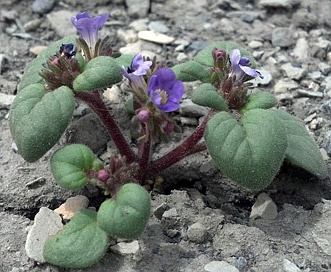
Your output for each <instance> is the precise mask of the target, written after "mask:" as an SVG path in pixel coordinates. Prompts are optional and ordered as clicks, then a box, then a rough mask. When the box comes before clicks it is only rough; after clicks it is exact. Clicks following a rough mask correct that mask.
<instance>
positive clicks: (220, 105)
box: [192, 83, 228, 111]
mask: <svg viewBox="0 0 331 272" xmlns="http://www.w3.org/2000/svg"><path fill="white" fill-rule="evenodd" d="M192 101H193V103H195V104H198V105H200V106H206V107H209V108H212V109H215V110H217V111H227V110H228V105H227V103H226V101H225V100H224V98H223V97H222V96H221V95H220V94H219V93H218V92H217V90H216V89H215V87H214V86H213V85H211V84H209V83H204V84H201V85H199V87H197V88H196V89H194V91H193V93H192Z"/></svg>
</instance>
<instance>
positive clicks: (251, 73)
mask: <svg viewBox="0 0 331 272" xmlns="http://www.w3.org/2000/svg"><path fill="white" fill-rule="evenodd" d="M239 67H240V69H241V70H243V71H244V73H245V74H246V75H249V76H251V77H262V75H261V74H260V73H259V72H258V71H256V70H254V69H252V68H250V67H248V66H242V65H239Z"/></svg>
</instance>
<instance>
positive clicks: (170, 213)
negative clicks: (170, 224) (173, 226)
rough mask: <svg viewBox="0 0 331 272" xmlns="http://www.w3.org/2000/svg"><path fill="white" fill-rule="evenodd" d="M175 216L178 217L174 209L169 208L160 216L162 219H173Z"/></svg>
mask: <svg viewBox="0 0 331 272" xmlns="http://www.w3.org/2000/svg"><path fill="white" fill-rule="evenodd" d="M177 216H178V213H177V209H176V208H171V209H169V210H167V211H165V212H164V213H163V214H162V218H174V217H177Z"/></svg>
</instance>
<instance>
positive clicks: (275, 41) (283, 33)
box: [271, 27, 295, 47]
mask: <svg viewBox="0 0 331 272" xmlns="http://www.w3.org/2000/svg"><path fill="white" fill-rule="evenodd" d="M294 42H295V41H294V39H293V38H292V32H291V30H290V29H289V28H287V27H277V28H275V29H274V30H273V31H272V36H271V43H272V45H273V46H279V47H290V46H291V45H293V44H294Z"/></svg>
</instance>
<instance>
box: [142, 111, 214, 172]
mask: <svg viewBox="0 0 331 272" xmlns="http://www.w3.org/2000/svg"><path fill="white" fill-rule="evenodd" d="M214 114H215V111H214V110H210V111H209V113H208V115H207V116H206V117H205V119H204V120H203V121H202V123H201V124H200V125H199V126H198V127H197V128H196V129H195V130H194V131H193V133H192V134H191V135H190V136H189V137H188V138H186V140H184V141H183V142H182V143H181V144H180V145H179V146H177V147H176V148H175V149H173V150H171V151H170V152H168V153H167V154H165V155H164V156H163V157H161V158H159V159H157V160H156V161H155V162H154V163H153V164H152V165H151V167H149V169H148V176H154V175H156V174H158V173H159V172H161V171H163V170H165V169H166V168H168V167H170V166H171V165H173V164H175V163H176V162H179V161H180V160H181V159H183V158H184V157H186V156H188V155H192V154H194V153H197V152H200V151H203V150H206V148H207V147H206V145H205V144H204V143H198V142H199V141H200V140H201V138H202V137H203V133H204V131H205V129H206V125H207V122H208V121H209V119H210V118H211V117H212V116H213V115H214Z"/></svg>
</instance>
